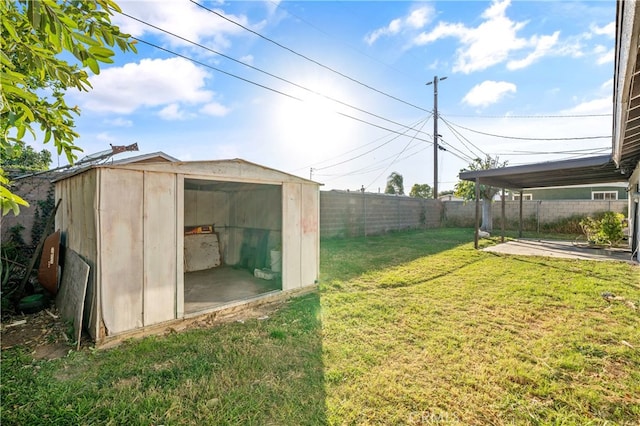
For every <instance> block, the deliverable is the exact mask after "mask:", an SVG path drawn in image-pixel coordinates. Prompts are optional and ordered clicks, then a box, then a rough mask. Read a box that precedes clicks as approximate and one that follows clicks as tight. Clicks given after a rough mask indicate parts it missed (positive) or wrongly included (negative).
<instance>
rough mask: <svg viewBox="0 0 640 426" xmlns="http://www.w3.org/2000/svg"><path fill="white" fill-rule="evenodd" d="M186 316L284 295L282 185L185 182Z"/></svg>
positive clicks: (203, 181)
mask: <svg viewBox="0 0 640 426" xmlns="http://www.w3.org/2000/svg"><path fill="white" fill-rule="evenodd" d="M184 231H185V232H184V271H185V272H184V312H185V314H192V313H196V312H202V311H207V310H211V309H214V308H217V307H220V306H224V305H227V304H230V303H232V302H236V301H241V300H247V299H251V298H255V297H258V296H260V295H263V294H266V293H269V292H274V291H280V290H282V274H281V271H282V263H281V262H282V186H280V185H265V184H253V183H238V182H222V181H212V180H201V179H185V180H184Z"/></svg>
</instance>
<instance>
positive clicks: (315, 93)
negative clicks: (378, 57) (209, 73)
mask: <svg viewBox="0 0 640 426" xmlns="http://www.w3.org/2000/svg"><path fill="white" fill-rule="evenodd" d="M120 14H121V15H124V16H126V17H128V18H130V19H133V20H135V21H137V22H140V23H141V24H144V25H147V26H149V27H151V28H154V29H156V30H158V31H161V32H163V33H165V34H167V35H170V36H172V37H175V38H178V39H180V40H182V41H185V42H187V43H189V44H192V45H194V46H197V47H199V48H201V49H204V50H206V51H208V52H211V53H214V54H216V55H219V56H222V57H223V58H226V59H228V60H230V61H233V62H236V63H238V64H240V65H243V66H245V67H247V68H250V69H252V70H254V71H258V72H260V73H262V74H265V75H268V76H269V77H272V78H275V79H277V80H280V81H283V82H285V83H288V84H291V85H292V86H295V87H297V88H299V89H302V90H305V91H307V92H309V93H313V94H314V95H317V96H321V97H323V98H325V99H328V100H330V101H332V102H335V103H338V104H340V105H343V106H346V107H349V108H352V109H355V110H356V111H360V112H362V113H364V114H368V115H371V116H373V117H375V118H378V119H380V120H384V121H387V122H389V123H393V124H395V125H398V126H402V127H405V126H404V125H403V124H401V123H398V122H396V121H393V120H390V119H388V118H385V117H382V116H380V115H378V114H375V113H373V112H369V111H366V110H364V109H362V108H359V107H356V106H354V105H351V104H349V103H347V102H344V101H341V100H339V99H336V98H333V97H331V96H328V95H325V94H322V93H320V92H317V91H315V90H312V89H309V88H308V87H304V86H302V85H300V84H298V83H295V82H293V81H291V80H287V79H286V78H283V77H280V76H277V75H275V74H272V73H270V72H268V71H265V70H263V69H261V68H258V67H256V66H253V65H251V64H248V63H246V62H243V61H241V60H239V59H236V58H233V57H231V56H229V55H226V54H224V53H221V52H218V51H217V50H215V49H212V48H210V47H207V46H204V45H202V44H200V43H197V42H195V41H193V40H189V39H188V38H185V37H182V36H180V35H178V34H175V33H173V32H171V31H168V30H165V29H164V28H161V27H158V26H156V25H154V24H151V23H149V22H147V21H144V20H142V19H139V18H136V17H135V16H131V15H129V14H127V13H125V12H120Z"/></svg>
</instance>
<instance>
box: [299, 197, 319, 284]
mask: <svg viewBox="0 0 640 426" xmlns="http://www.w3.org/2000/svg"><path fill="white" fill-rule="evenodd" d="M301 189H302V195H301V198H300V201H301V203H302V205H301V210H302V217H301V231H302V234H301V236H300V238H301V247H300V256H301V259H300V265H301V273H300V279H301V281H300V286H301V287H304V286H308V285H313V284H315V283H316V280H317V279H318V268H319V262H320V242H319V241H320V240H319V238H318V235H319V232H320V226H319V225H320V224H319V220H320V213H319V211H320V203H319V194H318V190H317V188H315V187H313V186H310V185H301Z"/></svg>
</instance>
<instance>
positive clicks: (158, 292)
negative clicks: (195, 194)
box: [143, 172, 176, 326]
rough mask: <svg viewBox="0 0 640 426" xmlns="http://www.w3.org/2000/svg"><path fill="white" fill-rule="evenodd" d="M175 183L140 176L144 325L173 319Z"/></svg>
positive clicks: (160, 175) (147, 174)
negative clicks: (142, 202) (142, 184)
mask: <svg viewBox="0 0 640 426" xmlns="http://www.w3.org/2000/svg"><path fill="white" fill-rule="evenodd" d="M175 184H176V180H175V176H173V175H170V174H167V173H154V172H144V294H143V313H144V325H145V326H147V325H152V324H157V323H159V322H162V321H168V320H171V319H174V318H175V317H176V297H175V294H176V278H175V269H176V263H175V262H176V253H175V250H176V187H175Z"/></svg>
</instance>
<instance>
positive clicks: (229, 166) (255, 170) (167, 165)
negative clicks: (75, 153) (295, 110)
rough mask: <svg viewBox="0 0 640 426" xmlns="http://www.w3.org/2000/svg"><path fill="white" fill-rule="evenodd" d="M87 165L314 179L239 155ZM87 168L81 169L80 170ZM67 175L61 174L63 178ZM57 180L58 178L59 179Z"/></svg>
mask: <svg viewBox="0 0 640 426" xmlns="http://www.w3.org/2000/svg"><path fill="white" fill-rule="evenodd" d="M90 168H111V169H125V170H140V171H150V172H162V173H175V174H182V175H185V176H186V177H188V178H191V179H209V180H220V181H227V182H252V183H284V182H286V183H312V184H315V185H320V184H319V183H318V182H315V181H312V180H309V179H305V178H302V177H299V176H295V175H292V174H289V173H285V172H282V171H280V170H276V169H272V168H270V167H266V166H262V165H259V164H256V163H252V162H250V161H246V160H243V159H240V158H235V159H231V160H208V161H160V162H145V161H143V162H128V163H116V162H114V163H107V164H101V165H95V166H92V167H90ZM86 170H88V169H85V170H82V171H81V172H80V173H82V172H84V171H86ZM67 177H69V176H65V177H64V178H62V179H65V178H67ZM62 179H60V180H62Z"/></svg>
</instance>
